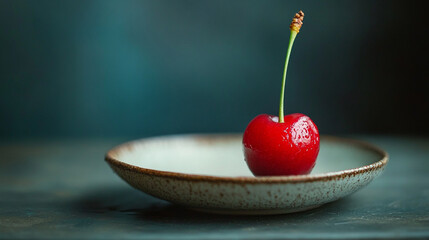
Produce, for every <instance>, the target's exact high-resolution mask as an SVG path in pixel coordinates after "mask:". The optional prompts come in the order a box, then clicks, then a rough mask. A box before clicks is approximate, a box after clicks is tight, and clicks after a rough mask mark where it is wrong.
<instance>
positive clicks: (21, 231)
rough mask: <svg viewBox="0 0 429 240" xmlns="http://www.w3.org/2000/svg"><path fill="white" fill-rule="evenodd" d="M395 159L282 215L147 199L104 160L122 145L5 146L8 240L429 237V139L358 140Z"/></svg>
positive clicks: (0, 220) (4, 231)
mask: <svg viewBox="0 0 429 240" xmlns="http://www.w3.org/2000/svg"><path fill="white" fill-rule="evenodd" d="M355 138H358V139H361V140H366V141H369V142H371V143H374V144H376V145H378V146H379V147H381V148H383V149H385V150H386V151H387V152H388V153H389V154H390V162H389V164H388V166H387V168H386V171H385V172H384V174H383V175H382V176H380V177H379V178H377V179H376V180H374V182H372V183H371V184H370V185H368V186H367V187H366V188H364V189H362V190H360V191H358V192H356V193H355V194H353V195H351V196H349V197H346V198H344V199H342V200H339V201H336V202H333V203H329V204H326V205H324V206H322V207H320V208H317V209H314V210H310V211H306V212H302V213H294V214H287V215H276V216H224V215H210V214H203V213H198V212H193V211H191V210H187V209H185V208H182V207H180V206H176V205H172V204H170V203H168V202H165V201H162V200H158V199H156V198H153V197H151V196H148V195H146V194H144V193H141V192H139V191H137V190H135V189H133V188H131V187H130V186H128V185H127V184H126V183H125V182H123V181H122V180H120V179H119V177H117V176H116V175H115V174H114V173H113V171H112V170H111V169H110V168H109V167H108V165H107V164H106V163H105V162H104V160H103V158H104V154H105V152H106V151H107V150H108V149H110V148H111V147H113V146H114V145H116V144H118V143H120V142H122V140H121V139H110V140H106V139H103V140H56V141H54V140H49V141H48V140H38V141H28V140H27V141H15V142H5V141H3V142H1V143H0V154H1V159H0V238H7V239H19V238H25V239H40V238H41V239H47V238H52V239H58V238H62V239H94V238H104V239H118V238H120V239H136V238H139V239H153V238H156V239H299V238H305V239H311V238H371V239H374V238H390V239H391V238H397V239H398V238H403V239H406V238H429V174H428V170H429V139H427V138H410V137H388V136H377V137H376V136H355Z"/></svg>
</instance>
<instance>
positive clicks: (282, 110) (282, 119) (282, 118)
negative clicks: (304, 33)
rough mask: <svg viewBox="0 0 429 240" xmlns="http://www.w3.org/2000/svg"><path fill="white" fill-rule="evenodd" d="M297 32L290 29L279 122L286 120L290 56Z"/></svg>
mask: <svg viewBox="0 0 429 240" xmlns="http://www.w3.org/2000/svg"><path fill="white" fill-rule="evenodd" d="M297 34H298V33H297V32H295V31H290V39H289V46H288V48H287V53H286V61H285V68H284V71H283V82H282V91H281V93H280V108H279V123H283V122H284V101H285V85H286V73H287V66H288V64H289V57H290V52H291V51H292V46H293V42H294V41H295V38H296V35H297Z"/></svg>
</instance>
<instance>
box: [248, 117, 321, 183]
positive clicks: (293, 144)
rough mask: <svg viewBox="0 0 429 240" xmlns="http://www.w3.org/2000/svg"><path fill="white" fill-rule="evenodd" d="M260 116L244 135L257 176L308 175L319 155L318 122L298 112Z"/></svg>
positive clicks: (250, 124) (250, 165) (249, 158)
mask: <svg viewBox="0 0 429 240" xmlns="http://www.w3.org/2000/svg"><path fill="white" fill-rule="evenodd" d="M278 119H279V118H278V117H277V116H273V115H268V114H261V115H258V116H256V117H255V118H254V119H253V120H252V121H251V122H250V123H249V125H248V126H247V128H246V130H245V131H244V135H243V150H244V157H245V160H246V163H247V165H248V166H249V169H250V170H251V171H252V173H253V174H254V175H255V176H284V175H300V174H308V173H310V172H311V170H312V169H313V167H314V165H315V163H316V158H317V155H318V154H319V144H320V137H319V131H318V129H317V127H316V125H315V124H314V122H313V121H312V120H311V119H310V118H309V117H308V116H306V115H304V114H301V113H294V114H290V115H286V116H284V122H283V123H279V122H278Z"/></svg>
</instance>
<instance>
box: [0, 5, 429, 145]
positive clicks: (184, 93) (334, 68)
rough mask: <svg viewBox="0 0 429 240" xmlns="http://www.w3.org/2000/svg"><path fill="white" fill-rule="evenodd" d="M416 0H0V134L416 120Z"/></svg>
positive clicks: (408, 127)
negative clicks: (259, 120) (281, 119)
mask: <svg viewBox="0 0 429 240" xmlns="http://www.w3.org/2000/svg"><path fill="white" fill-rule="evenodd" d="M421 4H423V2H416V1H340V0H338V1H280V0H278V1H277V0H276V1H272V0H269V1H250V0H246V1H242V0H238V1H229V0H220V1H202V0H195V1H183V0H177V1H176V0H171V1H160V0H153V1H112V0H103V1H101V0H100V1H94V0H85V1H76V0H73V1H51V0H49V1H3V0H0V113H1V118H0V138H2V139H15V138H33V137H34V138H37V137H41V138H44V137H68V138H74V137H94V138H104V137H127V138H139V137H146V136H154V135H164V134H176V133H195V132H202V133H204V132H242V131H244V129H245V127H246V125H247V124H248V122H249V121H250V120H251V119H252V118H253V117H255V116H256V115H258V114H261V113H269V114H278V102H279V95H280V86H281V79H282V73H283V64H284V58H285V54H286V48H287V43H288V40H289V33H290V31H289V29H288V26H289V24H290V21H291V19H292V17H293V15H294V13H295V12H297V11H298V10H300V9H302V10H303V11H304V12H305V20H304V26H303V28H302V29H301V32H300V33H299V35H298V37H297V39H296V41H295V45H294V49H293V51H292V55H291V62H290V64H289V71H288V78H287V84H286V100H285V107H286V109H285V112H286V113H287V114H288V113H294V112H301V113H304V114H307V115H309V116H310V117H311V118H312V119H313V121H315V122H316V124H317V125H318V127H319V130H320V132H321V133H322V134H339V135H341V134H405V135H425V136H427V135H428V134H429V127H428V125H427V124H428V123H429V113H428V109H429V108H428V106H429V97H428V95H429V81H428V75H427V71H424V70H427V53H428V51H427V41H428V38H427V36H428V27H427V23H428V20H427V18H426V17H425V15H426V14H427V13H426V12H425V11H424V7H423V6H421Z"/></svg>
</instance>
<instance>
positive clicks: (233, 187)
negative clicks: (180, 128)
mask: <svg viewBox="0 0 429 240" xmlns="http://www.w3.org/2000/svg"><path fill="white" fill-rule="evenodd" d="M106 161H107V162H108V163H109V165H110V166H111V168H112V169H113V170H114V171H115V172H116V173H117V174H118V175H119V176H120V177H121V178H122V179H124V180H125V181H126V182H128V183H129V184H130V185H131V186H133V187H135V188H137V189H140V190H141V191H143V192H145V193H148V194H150V195H153V196H155V197H158V198H161V199H164V200H167V201H170V202H172V203H176V204H180V205H183V206H186V207H189V208H192V209H196V210H201V211H207V212H214V213H228V214H282V213H291V212H298V211H304V210H307V209H312V208H315V207H318V206H320V205H322V204H324V203H328V202H332V201H335V200H337V199H339V198H342V197H344V196H347V195H349V194H351V193H353V192H355V191H357V190H359V189H361V188H362V187H364V186H366V185H367V184H369V183H370V182H371V181H372V180H373V179H374V178H375V177H377V176H379V175H380V174H381V173H382V171H383V169H384V167H385V166H386V164H387V161H388V156H387V153H386V152H384V151H383V150H381V149H379V148H377V147H375V146H373V145H370V144H368V143H365V142H360V141H356V140H350V139H343V138H337V137H326V136H325V137H322V138H321V146H320V153H319V157H318V159H317V163H316V167H315V168H314V170H313V172H312V173H311V174H310V175H299V176H284V177H254V176H253V175H252V173H251V172H250V171H249V169H248V168H247V165H246V163H245V161H244V158H243V153H242V145H241V136H240V135H179V136H167V137H157V138H148V139H142V140H137V141H133V142H129V143H125V144H123V145H120V146H118V147H116V148H114V149H112V150H110V151H109V152H108V153H107V154H106Z"/></svg>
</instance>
